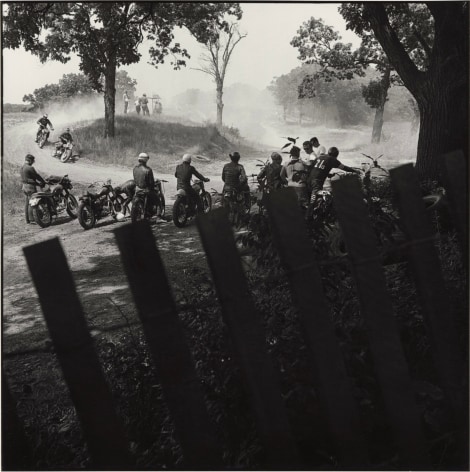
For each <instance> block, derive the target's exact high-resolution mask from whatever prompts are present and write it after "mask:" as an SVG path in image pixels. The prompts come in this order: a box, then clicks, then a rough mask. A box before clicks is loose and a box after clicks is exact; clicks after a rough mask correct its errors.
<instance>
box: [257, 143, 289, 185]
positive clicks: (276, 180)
mask: <svg viewBox="0 0 470 472" xmlns="http://www.w3.org/2000/svg"><path fill="white" fill-rule="evenodd" d="M281 170H282V156H281V155H280V154H279V153H278V152H273V153H272V154H271V162H269V163H268V164H266V165H265V166H264V167H263V169H262V170H261V172H260V173H259V174H258V176H257V180H258V182H259V184H260V185H262V182H263V180H264V179H266V184H265V188H266V190H268V192H270V191H272V190H275V189H278V188H282V187H284V186H286V185H287V180H286V179H285V178H282V177H281Z"/></svg>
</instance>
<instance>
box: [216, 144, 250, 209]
mask: <svg viewBox="0 0 470 472" xmlns="http://www.w3.org/2000/svg"><path fill="white" fill-rule="evenodd" d="M229 157H230V160H231V162H229V163H228V164H225V165H224V168H223V169H222V180H223V181H224V188H223V190H222V193H225V192H227V191H230V190H234V191H236V192H241V193H243V196H244V198H245V203H247V204H250V198H251V197H250V187H249V186H248V178H247V176H246V172H245V168H244V167H243V166H242V165H241V164H239V163H238V161H239V160H240V153H239V152H237V151H234V152H231V153H230V154H229Z"/></svg>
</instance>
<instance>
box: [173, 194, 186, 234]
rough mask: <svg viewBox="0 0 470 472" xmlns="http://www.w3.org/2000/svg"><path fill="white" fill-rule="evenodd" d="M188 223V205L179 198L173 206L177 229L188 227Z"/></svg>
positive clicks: (174, 221)
mask: <svg viewBox="0 0 470 472" xmlns="http://www.w3.org/2000/svg"><path fill="white" fill-rule="evenodd" d="M187 221H188V214H187V212H186V205H185V204H184V201H183V200H181V199H180V198H177V199H176V201H175V203H174V205H173V223H174V224H175V226H176V227H177V228H182V227H183V226H186V222H187Z"/></svg>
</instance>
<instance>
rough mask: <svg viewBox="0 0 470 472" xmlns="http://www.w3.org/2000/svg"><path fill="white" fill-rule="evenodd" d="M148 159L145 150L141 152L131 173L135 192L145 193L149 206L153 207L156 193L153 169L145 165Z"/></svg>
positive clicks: (156, 198) (156, 201)
mask: <svg viewBox="0 0 470 472" xmlns="http://www.w3.org/2000/svg"><path fill="white" fill-rule="evenodd" d="M148 160H149V155H148V154H147V153H146V152H141V153H140V154H139V157H138V162H139V163H138V164H137V165H136V166H135V167H134V170H133V172H132V173H133V175H134V181H135V193H138V192H143V193H146V194H147V202H148V203H149V205H150V208H154V206H156V205H157V203H158V195H157V192H156V191H155V177H154V175H153V170H152V169H151V168H150V167H149V166H148V165H147V162H148Z"/></svg>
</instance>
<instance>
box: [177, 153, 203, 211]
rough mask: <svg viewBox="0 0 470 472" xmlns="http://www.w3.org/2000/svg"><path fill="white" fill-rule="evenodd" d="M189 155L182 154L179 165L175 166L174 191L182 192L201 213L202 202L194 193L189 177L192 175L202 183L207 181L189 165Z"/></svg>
mask: <svg viewBox="0 0 470 472" xmlns="http://www.w3.org/2000/svg"><path fill="white" fill-rule="evenodd" d="M191 158H192V156H191V154H184V156H183V159H182V162H181V164H178V165H177V166H176V171H175V177H176V179H177V181H176V190H181V189H182V190H184V191H185V192H186V195H187V196H188V198H189V200H190V201H191V200H192V201H193V202H195V203H196V205H197V211H198V212H201V211H202V202H200V201H199V198H198V195H197V193H196V191H195V190H194V189H193V188H192V186H191V177H192V176H193V175H194V176H195V177H197V178H198V179H200V180H202V181H203V182H209V179H207V178H206V177H204V176H203V175H202V174H200V173H199V172H198V171H197V170H196V169H195V168H194V167H193V166H192V165H191Z"/></svg>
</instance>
